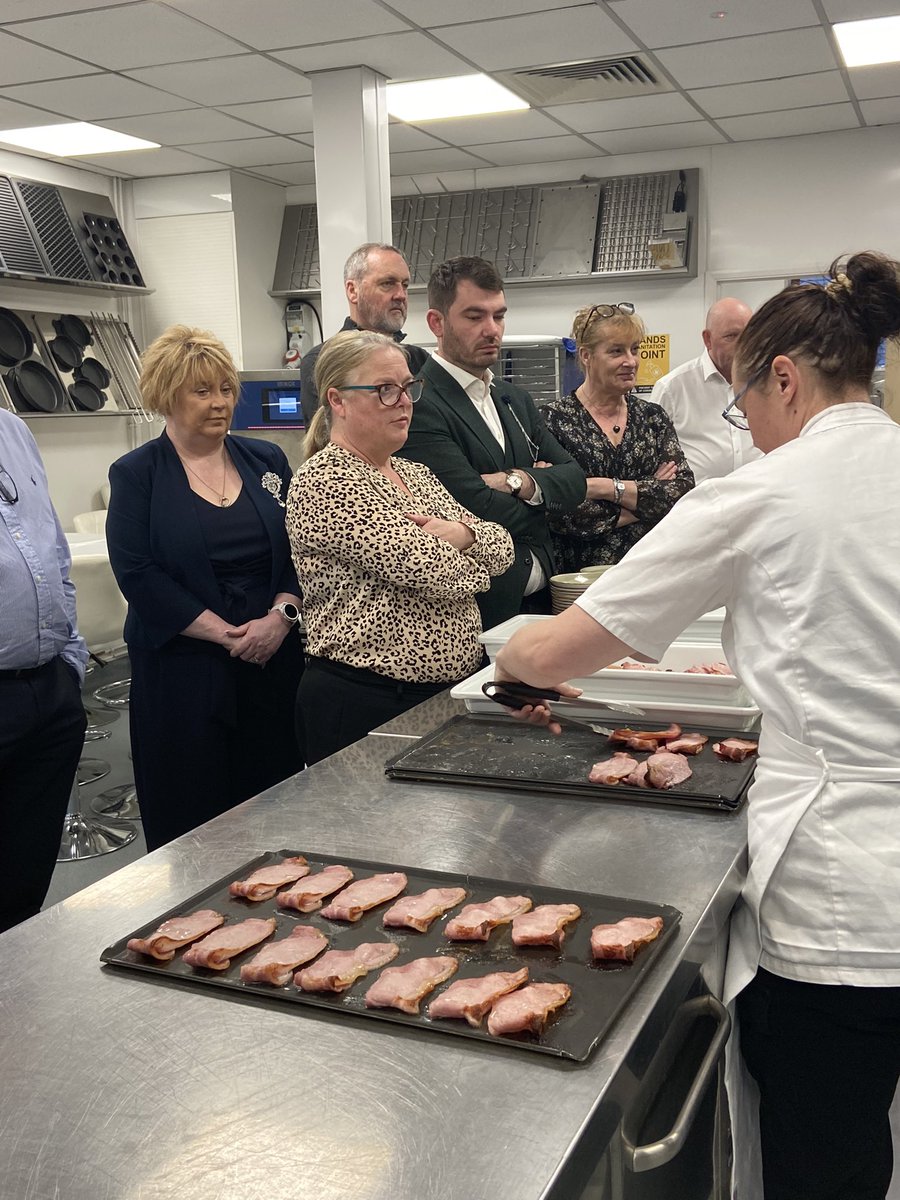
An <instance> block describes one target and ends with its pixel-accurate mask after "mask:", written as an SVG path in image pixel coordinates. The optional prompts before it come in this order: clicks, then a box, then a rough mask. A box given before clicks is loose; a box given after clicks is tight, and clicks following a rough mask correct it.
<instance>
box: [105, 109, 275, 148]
mask: <svg viewBox="0 0 900 1200" xmlns="http://www.w3.org/2000/svg"><path fill="white" fill-rule="evenodd" d="M98 123H99V124H100V125H106V126H107V127H108V128H110V129H116V130H117V131H118V132H119V133H130V134H132V136H134V137H142V138H148V139H149V140H150V141H151V142H159V143H160V145H163V146H186V145H188V144H189V143H191V142H213V141H216V142H224V141H229V140H231V139H233V138H249V137H254V136H256V134H257V131H256V130H255V129H254V128H253V126H252V125H248V124H247V123H246V122H245V121H236V120H235V119H234V117H228V116H226V115H225V114H224V113H220V112H217V111H216V109H214V108H189V109H186V110H181V111H177V110H176V111H175V112H165V113H153V114H151V115H149V116H146V117H117V118H115V120H112V121H100V122H98Z"/></svg>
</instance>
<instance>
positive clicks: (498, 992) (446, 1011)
mask: <svg viewBox="0 0 900 1200" xmlns="http://www.w3.org/2000/svg"><path fill="white" fill-rule="evenodd" d="M527 980H528V968H527V967H522V969H521V971H494V972H492V973H491V974H490V975H478V976H476V978H474V979H455V980H454V981H453V983H451V984H450V986H449V987H448V988H447V990H446V991H445V992H442V993H441V994H440V996H437V997H435V999H434V1000H432V1002H431V1003H430V1004H429V1006H428V1015H429V1017H447V1018H459V1019H460V1020H463V1021H468V1022H469V1024H470V1025H472V1026H475V1027H476V1028H477V1027H478V1026H479V1025H480V1024H481V1022H482V1021H483V1020H484V1015H485V1013H486V1012H487V1011H488V1009H490V1007H491V1006H492V1005H493V1004H494V1003H495V1002H496V1001H497V1000H499V999H500V997H501V996H505V995H506V994H507V992H513V991H515V989H516V988H517V987H521V986H522V984H523V983H525V982H527Z"/></svg>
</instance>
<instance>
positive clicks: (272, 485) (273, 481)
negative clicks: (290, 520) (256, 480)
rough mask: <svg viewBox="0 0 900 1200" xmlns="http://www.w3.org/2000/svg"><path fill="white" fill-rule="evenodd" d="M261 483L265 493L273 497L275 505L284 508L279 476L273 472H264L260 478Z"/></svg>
mask: <svg viewBox="0 0 900 1200" xmlns="http://www.w3.org/2000/svg"><path fill="white" fill-rule="evenodd" d="M261 483H262V485H263V487H264V488H265V489H266V491H267V492H269V493H270V494H271V495H272V496H274V497H275V501H276V503H277V504H280V505H281V507H282V508H284V507H285V503H284V501H283V500H282V498H281V476H280V475H276V474H275V472H274V471H266V473H265V475H263V477H262V480H261Z"/></svg>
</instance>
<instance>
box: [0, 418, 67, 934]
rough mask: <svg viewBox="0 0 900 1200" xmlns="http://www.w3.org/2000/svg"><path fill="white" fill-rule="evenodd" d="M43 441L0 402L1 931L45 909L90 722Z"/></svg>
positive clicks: (61, 535)
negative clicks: (41, 451)
mask: <svg viewBox="0 0 900 1200" xmlns="http://www.w3.org/2000/svg"><path fill="white" fill-rule="evenodd" d="M70 564H71V559H70V556H69V547H68V543H67V542H66V538H65V534H64V533H63V531H62V528H61V526H60V523H59V519H58V517H57V515H56V512H55V511H54V508H53V504H52V503H51V500H50V493H49V491H48V488H47V476H46V474H45V473H44V466H43V463H42V462H41V457H40V454H39V453H38V448H37V445H36V444H35V441H34V438H33V437H32V436H31V433H30V432H29V430H28V428H27V426H26V425H25V423H24V421H21V420H20V419H19V418H18V417H16V416H14V415H13V414H12V413H11V412H7V411H6V410H4V409H2V408H0V879H2V880H3V887H2V888H0V931H2V930H4V929H9V928H11V927H12V926H13V925H17V924H18V923H19V922H20V921H24V920H25V919H26V918H27V917H33V916H34V915H35V914H36V913H38V912H40V908H41V904H43V902H44V897H45V896H46V894H47V889H48V887H49V886H50V879H51V877H52V875H53V869H54V867H55V865H56V856H57V854H58V853H59V840H60V836H61V834H62V826H63V819H64V817H65V814H66V807H67V805H68V801H69V793H70V792H71V790H72V783H73V780H74V778H75V770H76V768H77V766H78V759H79V756H80V754H81V749H82V746H83V744H84V730H85V726H86V724H87V721H86V718H85V713H84V706H83V705H82V703H81V683H82V680H83V679H84V668H85V664H86V662H87V646H86V645H85V643H84V639H83V638H82V637H80V636H79V634H78V629H77V627H76V621H75V588H74V586H73V584H72V581H71V579H70V578H69V567H70Z"/></svg>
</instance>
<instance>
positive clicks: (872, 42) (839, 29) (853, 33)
mask: <svg viewBox="0 0 900 1200" xmlns="http://www.w3.org/2000/svg"><path fill="white" fill-rule="evenodd" d="M834 36H835V37H836V38H837V41H838V45H839V46H840V48H841V54H842V55H843V58H844V62H845V63H846V65H847V66H848V67H871V66H873V65H874V64H875V63H891V62H900V16H898V17H873V18H872V19H871V20H869V21H841V22H839V23H838V24H836V25H835V26H834Z"/></svg>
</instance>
